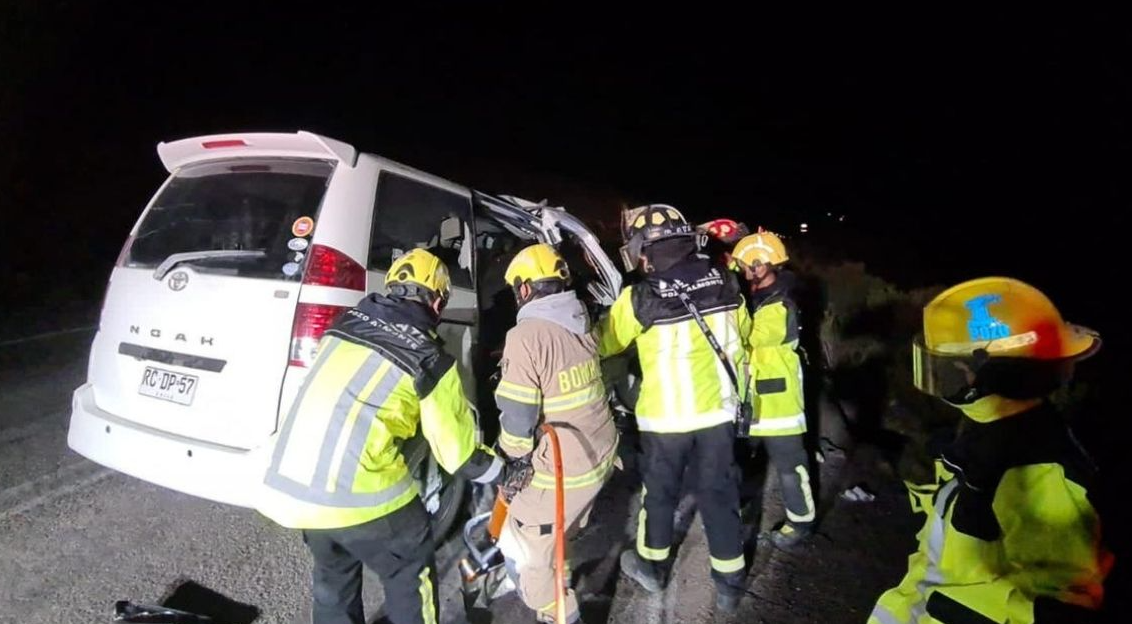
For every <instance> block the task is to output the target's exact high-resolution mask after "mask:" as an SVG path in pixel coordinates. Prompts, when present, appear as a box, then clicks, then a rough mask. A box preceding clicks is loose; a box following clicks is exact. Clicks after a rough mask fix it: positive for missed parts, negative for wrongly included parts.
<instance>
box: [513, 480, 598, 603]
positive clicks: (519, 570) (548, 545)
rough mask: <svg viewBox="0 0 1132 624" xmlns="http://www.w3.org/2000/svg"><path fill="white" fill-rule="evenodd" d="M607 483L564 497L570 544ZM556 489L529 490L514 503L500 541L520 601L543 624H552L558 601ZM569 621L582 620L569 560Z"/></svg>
mask: <svg viewBox="0 0 1132 624" xmlns="http://www.w3.org/2000/svg"><path fill="white" fill-rule="evenodd" d="M603 484H604V482H601V481H599V482H598V483H596V484H593V485H587V486H584V487H580V488H573V489H567V490H566V492H565V496H564V497H563V498H564V502H565V521H566V527H567V529H566V539H570V536H571V535H572V534H573V533H576V532H577V530H578V529H580V528H583V527H585V526H586V523H587V522H588V521H589V515H590V511H591V510H592V509H593V505H594V499H596V498H597V495H598V492H600V491H601V487H602V485H603ZM554 515H555V494H554V490H548V489H542V488H536V487H530V486H528V487H526V488H524V489H523V490H522V491H520V492H519V493H518V494H516V495H515V498H514V499H512V500H511V505H510V507H509V508H508V510H507V521H506V522H505V523H504V525H503V531H502V532H501V534H500V536H499V550H500V551H502V552H503V556H504V558H505V559H506V562H507V566H508V571H509V572H510V573H511V574H513V575H514V576H517V577H518V586H519V596H520V597H521V598H522V599H523V603H524V604H526V605H527V606H528V607H530V608H531V609H532V610H533V611H534V612H535V614H536V617H537V618H538V621H540V622H553V621H554V614H555V607H557V604H558V603H557V598H556V596H555V591H554V590H555V587H554ZM564 576H565V579H566V621H567V622H573V621H576V620H577V619H578V600H577V597H576V596H575V595H574V590H573V589H571V588H570V563H569V560H567V561H566V570H565V572H564Z"/></svg>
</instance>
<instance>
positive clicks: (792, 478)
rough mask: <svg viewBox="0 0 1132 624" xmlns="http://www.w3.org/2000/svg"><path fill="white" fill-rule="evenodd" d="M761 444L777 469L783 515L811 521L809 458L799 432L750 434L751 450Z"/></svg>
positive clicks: (798, 522) (798, 521)
mask: <svg viewBox="0 0 1132 624" xmlns="http://www.w3.org/2000/svg"><path fill="white" fill-rule="evenodd" d="M760 446H762V447H763V448H765V449H766V452H767V455H768V456H770V463H771V464H773V465H774V470H775V472H777V473H778V483H779V485H780V486H781V487H782V502H783V504H784V506H785V507H786V519H787V520H789V521H790V522H791V523H792V524H795V525H805V524H808V523H811V522H813V521H814V517H815V516H816V511H815V508H814V493H813V488H812V487H811V486H810V470H809V461H808V459H807V457H806V447H805V443H804V441H803V439H802V434H798V435H787V436H764V437H752V438H751V449H752V452H755V451H757V449H758V448H759V447H760Z"/></svg>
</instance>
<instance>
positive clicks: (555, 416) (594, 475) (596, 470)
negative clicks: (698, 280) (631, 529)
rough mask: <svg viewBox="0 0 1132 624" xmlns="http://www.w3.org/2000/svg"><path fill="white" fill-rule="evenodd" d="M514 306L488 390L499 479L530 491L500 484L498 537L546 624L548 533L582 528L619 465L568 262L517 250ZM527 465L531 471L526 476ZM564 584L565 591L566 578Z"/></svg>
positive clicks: (550, 569)
mask: <svg viewBox="0 0 1132 624" xmlns="http://www.w3.org/2000/svg"><path fill="white" fill-rule="evenodd" d="M504 278H505V279H506V281H507V284H509V285H510V287H511V289H512V290H513V291H514V293H515V300H516V304H517V305H518V307H519V311H518V314H517V323H516V325H515V327H514V328H512V329H511V330H510V331H509V332H507V340H506V343H505V344H504V347H503V359H502V361H501V362H500V366H501V367H502V376H501V378H500V382H499V387H498V389H497V390H496V392H495V400H496V404H497V405H498V406H499V410H500V421H501V422H500V424H501V430H500V435H499V448H500V450H501V451H502V453H503V455H504V456H505V457H506V459H507V462H508V466H507V468H506V472H507V474H508V475H509V477H510V475H512V474H516V473H517V474H524V475H530V481H529V483H527V484H524V483H522V482H520V483H514V479H512V478H505V482H506V483H508V484H509V486H510V487H512V488H513V489H517V490H518V492H517V493H516V494H515V495H514V497H513V498H512V499H511V503H510V507H509V509H508V515H507V520H506V521H505V523H504V525H503V530H502V531H501V533H500V536H499V549H500V551H501V552H502V553H503V556H504V557H505V559H506V563H507V566H508V569H509V571H511V572H512V573H513V574H514V575H515V576H517V577H518V583H517V584H518V588H519V595H520V597H521V598H522V599H523V602H524V603H525V604H526V605H527V606H528V607H530V608H531V609H532V610H534V611H535V615H536V618H537V619H538V621H540V622H553V621H554V615H555V611H556V607H557V602H556V599H555V585H554V583H555V580H554V578H555V577H554V566H555V565H556V563H555V561H554V532H555V530H557V529H561V530H563V531H566V532H567V533H570V532H571V530H572V529H577V528H580V527H582V526H585V524H586V521H587V519H588V517H589V513H590V509H591V508H592V507H593V503H594V499H595V498H596V497H597V494H598V491H599V490H601V487H602V485H604V484H605V482H606V480H607V479H608V477H609V475H610V473H611V472H612V470H613V465H614V461H615V460H616V457H617V429H616V427H614V425H613V419H612V417H611V415H610V412H609V403H608V401H607V396H606V392H605V384H604V382H603V381H602V377H601V366H600V360H599V359H598V355H597V343H596V341H595V338H594V335H593V332H592V331H591V327H590V319H589V315H588V313H587V312H586V309H585V307H584V306H583V305H582V302H581V300H579V299H578V296H577V295H576V294H575V292H574V291H573V290H571V289H569V288H568V282H569V280H570V272H569V269H568V268H567V266H566V261H565V260H563V259H562V257H561V256H560V255H558V252H556V251H555V250H554V248H553V247H551V246H550V245H547V244H541V243H540V244H537V245H531V246H530V247H527V248H525V249H523V250H522V251H521V252H519V254H518V255H516V256H515V258H514V259H513V260H512V261H511V264H510V266H508V267H507V272H506V274H505V276H504ZM544 423H545V424H549V425H551V426H552V427H554V429H555V431H556V432H557V434H558V439H559V443H560V446H561V450H562V464H563V476H564V482H563V486H564V489H565V517H564V522H565V526H564V527H555V525H554V521H555V477H554V464H553V461H554V457H553V454H552V450H551V448H550V440H549V437H548V436H540V435H539V431H540V427H541V425H543V424H544ZM527 466H529V467H530V468H531V469H532V470H527V469H526V467H527ZM565 577H566V579H567V583H569V574H568V573H566V574H565ZM565 612H566V618H567V621H568V622H575V621H578V619H579V614H578V601H577V599H576V598H575V596H574V591H573V590H572V589H568V590H567V593H566V609H565Z"/></svg>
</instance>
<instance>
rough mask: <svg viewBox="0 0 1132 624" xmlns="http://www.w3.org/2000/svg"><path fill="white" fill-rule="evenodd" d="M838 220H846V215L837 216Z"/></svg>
mask: <svg viewBox="0 0 1132 624" xmlns="http://www.w3.org/2000/svg"><path fill="white" fill-rule="evenodd" d="M837 220H838V221H844V220H845V215H841V216H840V217H837Z"/></svg>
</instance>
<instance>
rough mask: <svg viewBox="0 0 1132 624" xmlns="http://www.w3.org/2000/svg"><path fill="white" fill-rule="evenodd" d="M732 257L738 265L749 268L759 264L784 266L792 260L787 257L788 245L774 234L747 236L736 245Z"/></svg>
mask: <svg viewBox="0 0 1132 624" xmlns="http://www.w3.org/2000/svg"><path fill="white" fill-rule="evenodd" d="M731 257H732V258H733V259H734V260H735V261H736V262H738V263H741V264H744V265H746V266H749V267H754V266H757V265H758V264H772V265H775V264H782V263H783V262H786V261H787V260H789V259H790V256H788V255H786V245H783V244H782V239H780V238H778V236H777V235H775V234H774V233H772V232H759V233H758V234H751V235H750V236H745V237H743V238H742V239H740V240H739V242H738V243H735V251H732V252H731Z"/></svg>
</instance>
